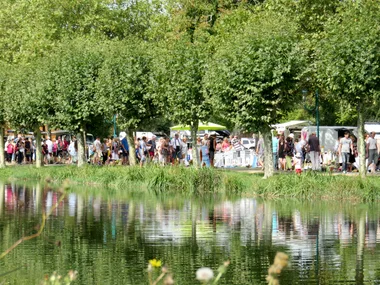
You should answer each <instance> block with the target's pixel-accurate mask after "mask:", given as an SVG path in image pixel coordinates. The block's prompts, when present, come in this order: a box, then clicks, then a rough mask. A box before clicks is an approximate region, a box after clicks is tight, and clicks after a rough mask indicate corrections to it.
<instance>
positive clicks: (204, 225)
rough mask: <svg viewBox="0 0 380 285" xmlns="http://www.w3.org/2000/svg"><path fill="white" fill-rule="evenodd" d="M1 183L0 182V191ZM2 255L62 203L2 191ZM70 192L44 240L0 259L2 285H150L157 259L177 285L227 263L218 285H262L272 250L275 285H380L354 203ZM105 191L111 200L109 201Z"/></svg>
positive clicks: (366, 217) (29, 190)
mask: <svg viewBox="0 0 380 285" xmlns="http://www.w3.org/2000/svg"><path fill="white" fill-rule="evenodd" d="M0 185H1V184H0ZM0 189H1V191H0V252H3V251H5V250H6V249H8V248H9V247H11V246H12V244H13V243H15V242H16V241H17V240H18V239H20V238H21V237H23V236H29V235H31V234H33V233H36V232H37V230H38V226H39V225H40V224H41V220H42V213H43V212H46V213H48V212H49V211H50V210H51V209H52V206H53V205H54V204H55V203H56V202H57V201H58V200H59V199H60V198H61V197H62V195H63V194H61V193H57V192H55V191H54V190H52V189H49V188H46V187H43V186H31V187H25V186H23V185H20V184H17V185H16V184H7V185H4V184H2V185H1V188H0ZM90 190H91V189H78V190H75V192H72V193H67V194H65V196H64V197H63V200H62V202H61V203H60V204H59V206H58V207H57V208H56V209H55V210H54V211H53V212H52V214H51V216H50V217H49V218H48V220H47V223H46V227H45V228H44V231H43V233H42V235H41V236H39V237H37V238H35V239H32V240H28V241H24V242H23V243H21V244H20V245H19V246H17V247H16V248H15V249H14V250H13V251H11V252H10V253H9V254H8V255H7V256H6V257H4V258H3V259H1V260H0V275H2V274H4V273H7V272H9V271H12V270H16V271H14V272H12V273H9V274H6V275H3V276H0V284H40V281H41V280H43V278H44V276H45V274H51V273H52V272H54V271H57V272H58V273H59V274H62V275H64V274H66V273H67V272H68V271H69V270H70V269H74V270H77V271H78V274H79V275H78V276H79V277H78V280H77V281H76V282H75V284H148V277H147V272H146V268H147V264H148V260H150V259H152V258H158V259H160V260H162V261H163V262H164V263H165V264H167V266H168V267H169V268H170V270H171V272H173V276H174V279H175V281H176V284H198V283H197V281H196V279H195V272H196V270H197V269H198V268H199V267H202V266H207V267H210V268H212V269H214V270H216V269H217V268H218V266H219V265H220V264H221V263H223V261H224V260H230V261H231V265H230V266H229V268H228V271H227V273H226V275H225V276H223V278H222V280H221V281H222V282H221V283H220V284H230V285H231V284H265V276H266V274H267V270H268V267H269V266H270V264H271V263H272V262H273V259H274V256H275V254H276V252H277V251H283V252H285V253H287V254H288V255H289V257H290V266H289V268H287V269H286V270H285V271H283V273H282V275H281V277H280V281H281V284H338V283H341V284H380V266H379V265H380V262H379V261H378V260H380V259H379V257H380V247H379V244H380V224H379V220H380V218H379V217H380V210H379V209H378V207H377V205H354V204H352V203H351V202H348V201H346V202H342V203H340V202H339V203H338V202H333V203H331V202H330V203H323V202H296V201H261V200H257V199H254V198H239V197H235V198H231V197H229V198H223V197H203V198H192V199H191V198H184V197H182V198H181V197H156V196H153V195H143V196H139V197H133V196H128V195H115V194H112V193H111V191H109V192H108V190H105V189H103V190H102V191H103V194H102V195H101V196H97V195H93V194H88V193H95V192H96V191H93V189H92V191H90ZM107 193H109V194H107Z"/></svg>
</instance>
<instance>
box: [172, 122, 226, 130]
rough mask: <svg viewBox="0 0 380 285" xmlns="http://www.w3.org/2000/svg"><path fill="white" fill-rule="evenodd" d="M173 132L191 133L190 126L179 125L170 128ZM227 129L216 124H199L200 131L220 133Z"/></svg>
mask: <svg viewBox="0 0 380 285" xmlns="http://www.w3.org/2000/svg"><path fill="white" fill-rule="evenodd" d="M170 129H171V130H172V131H190V130H191V127H190V125H177V126H174V127H171V128H170ZM226 129H227V128H226V127H225V126H222V125H218V124H214V123H207V124H206V123H199V126H198V131H219V130H226Z"/></svg>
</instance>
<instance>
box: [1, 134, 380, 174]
mask: <svg viewBox="0 0 380 285" xmlns="http://www.w3.org/2000/svg"><path fill="white" fill-rule="evenodd" d="M41 143H42V155H43V161H44V163H45V164H53V163H54V164H75V163H77V161H78V143H77V140H76V138H75V136H63V137H61V136H58V137H57V138H56V139H53V140H52V139H51V138H50V137H49V136H47V137H46V138H45V139H43V140H42V142H41ZM133 143H134V146H135V150H136V153H135V157H136V160H137V161H138V163H139V164H140V166H143V165H144V164H146V163H147V162H153V163H157V164H160V165H168V164H170V165H175V164H182V165H185V166H188V165H190V164H191V163H192V160H193V157H192V152H191V147H192V144H191V142H190V141H189V139H188V137H186V136H183V137H180V135H179V134H175V135H174V137H172V138H170V137H160V138H157V137H156V136H155V135H152V136H151V137H149V138H147V137H145V136H143V137H141V138H138V137H135V138H134V142H133ZM365 143H366V166H367V168H368V171H370V172H375V171H377V170H378V166H379V164H378V159H379V152H380V144H379V143H378V142H377V140H376V139H375V133H370V134H366V137H365ZM35 144H36V142H35V140H34V139H33V137H30V136H29V137H26V136H23V135H22V134H18V136H17V137H16V138H14V139H13V138H9V139H8V140H7V141H6V143H5V155H6V161H7V162H8V163H12V162H15V163H18V164H31V163H33V161H35V159H36V147H35ZM195 147H196V148H197V152H198V155H199V160H200V162H201V164H202V166H205V167H214V165H215V154H216V153H228V152H230V151H235V152H239V151H242V150H244V146H243V145H242V144H241V142H240V140H239V139H238V137H237V136H230V137H225V138H220V137H217V135H216V133H211V134H205V135H204V136H203V137H202V138H201V137H197V139H196V142H195ZM272 147H273V165H274V169H275V170H279V171H293V170H294V171H295V172H297V173H301V172H302V170H303V169H306V168H311V169H312V170H321V167H322V166H323V165H327V164H328V165H332V167H333V168H334V169H337V170H338V171H342V172H343V173H347V172H351V171H357V170H358V169H359V156H358V149H357V140H356V137H355V136H354V135H352V134H350V133H349V132H346V133H345V134H344V136H343V137H340V138H338V140H337V142H336V145H335V148H334V150H333V151H328V152H326V151H324V149H323V146H322V147H321V146H320V142H319V139H318V137H317V136H316V133H311V134H310V136H308V134H307V133H301V135H300V136H299V137H298V138H295V137H294V134H292V133H291V134H289V135H288V136H287V137H285V135H284V134H283V133H279V134H277V135H276V136H274V137H273V139H272ZM129 150H130V148H129V144H128V141H127V138H126V134H125V133H124V132H122V133H121V134H120V137H118V138H104V139H103V140H101V139H100V138H99V137H97V138H96V140H95V141H94V143H93V144H92V145H87V146H86V149H85V151H86V156H87V160H88V162H89V163H91V164H96V165H108V164H123V165H127V164H129ZM253 152H255V156H256V160H257V166H259V167H264V141H263V137H262V136H260V137H259V139H258V141H257V144H256V147H255V150H253Z"/></svg>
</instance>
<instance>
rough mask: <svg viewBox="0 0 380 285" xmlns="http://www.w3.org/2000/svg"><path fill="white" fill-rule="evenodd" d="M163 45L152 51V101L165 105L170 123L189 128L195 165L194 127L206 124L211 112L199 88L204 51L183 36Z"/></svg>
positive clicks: (197, 157) (198, 43) (202, 89)
mask: <svg viewBox="0 0 380 285" xmlns="http://www.w3.org/2000/svg"><path fill="white" fill-rule="evenodd" d="M164 45H165V46H162V47H161V48H158V49H156V53H157V56H156V57H155V61H154V64H153V69H154V71H153V76H154V83H153V84H152V88H153V89H154V92H155V94H156V95H155V96H156V100H161V102H163V103H164V104H165V105H166V112H167V114H168V116H169V117H170V118H171V119H172V120H173V121H175V122H178V123H180V124H184V125H190V126H191V138H192V141H193V148H192V149H193V157H194V158H196V159H194V160H193V163H194V165H197V163H198V161H199V153H198V151H197V150H196V147H195V141H196V136H197V132H198V125H199V122H200V121H207V119H208V118H209V117H210V110H211V105H210V104H209V103H208V101H207V98H206V96H205V95H206V94H205V92H204V85H203V77H204V75H205V70H206V69H205V68H206V58H207V48H206V45H205V44H202V43H200V42H197V43H192V42H191V41H190V40H189V39H188V38H187V37H186V36H184V37H182V38H180V39H178V40H175V41H173V42H172V43H171V44H170V45H169V46H168V44H167V43H164ZM163 107H164V106H163Z"/></svg>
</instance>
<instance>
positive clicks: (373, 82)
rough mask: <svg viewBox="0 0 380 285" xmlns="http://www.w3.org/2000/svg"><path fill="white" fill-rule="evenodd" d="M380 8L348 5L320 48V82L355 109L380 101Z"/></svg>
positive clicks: (333, 21) (329, 25)
mask: <svg viewBox="0 0 380 285" xmlns="http://www.w3.org/2000/svg"><path fill="white" fill-rule="evenodd" d="M379 8H380V4H379V2H377V1H370V0H368V1H367V0H366V1H359V2H354V3H350V2H347V3H346V2H344V3H343V4H342V5H341V7H340V8H339V13H338V14H337V15H336V16H335V17H334V18H331V20H330V21H329V22H328V23H327V25H326V27H325V33H324V34H323V36H324V37H323V40H322V41H321V42H320V44H319V45H318V46H317V56H318V62H317V63H318V71H319V72H318V74H319V79H320V82H321V83H322V84H324V85H326V87H327V88H328V89H329V90H330V92H331V96H339V98H340V99H341V100H343V101H345V102H349V103H350V104H352V106H353V107H356V106H358V104H361V103H364V104H368V103H372V102H373V101H374V100H377V98H378V92H379V83H380V81H379V76H378V74H379V72H380V69H379V68H380V54H379V52H378V50H379V48H380V37H379V36H380V30H379V26H380V13H379Z"/></svg>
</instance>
